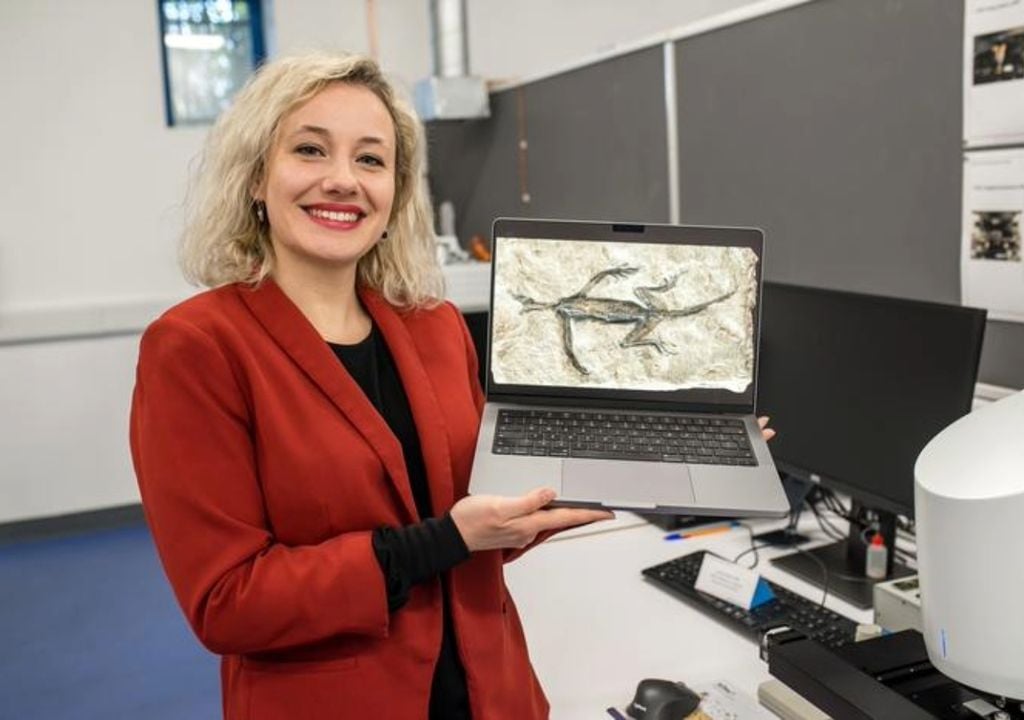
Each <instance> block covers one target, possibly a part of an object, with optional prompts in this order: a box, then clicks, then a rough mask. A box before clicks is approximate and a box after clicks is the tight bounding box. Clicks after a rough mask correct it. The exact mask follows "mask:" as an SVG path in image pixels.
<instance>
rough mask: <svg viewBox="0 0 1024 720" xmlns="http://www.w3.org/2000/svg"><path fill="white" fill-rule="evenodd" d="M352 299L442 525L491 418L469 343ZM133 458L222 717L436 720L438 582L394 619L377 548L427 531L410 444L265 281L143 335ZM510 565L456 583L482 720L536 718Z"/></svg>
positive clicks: (493, 561)
mask: <svg viewBox="0 0 1024 720" xmlns="http://www.w3.org/2000/svg"><path fill="white" fill-rule="evenodd" d="M360 297H361V299H362V301H363V303H364V305H365V307H366V309H367V310H368V311H369V313H370V315H371V316H372V317H373V320H374V322H375V323H376V324H377V326H378V328H379V329H380V331H381V333H382V334H383V336H384V338H385V339H386V341H387V344H388V347H389V348H390V350H391V353H392V355H393V356H394V359H395V364H396V366H397V369H398V373H399V375H400V376H401V378H402V382H403V384H404V386H405V390H406V393H407V394H408V397H409V404H410V406H411V408H412V414H413V418H414V419H415V423H416V427H417V429H418V431H419V436H420V442H421V445H422V449H423V460H424V463H425V465H426V469H427V477H428V482H429V485H430V496H431V500H432V502H433V507H434V509H435V511H436V512H438V513H441V512H444V511H445V510H447V509H448V508H450V507H451V506H452V504H453V503H454V502H455V500H456V499H458V498H461V497H463V496H464V495H465V494H466V485H467V482H468V479H469V470H470V465H471V463H472V459H473V450H474V445H475V443H476V433H477V426H478V423H479V417H480V410H481V407H482V402H483V397H482V393H481V392H480V387H479V383H478V382H477V380H476V377H477V375H476V373H477V361H476V355H475V353H474V350H473V345H472V342H471V340H470V337H469V334H468V332H467V330H466V327H465V324H464V322H463V320H462V317H461V315H460V314H459V312H458V311H457V310H456V309H455V308H454V307H453V306H452V305H450V304H445V305H442V306H440V307H438V308H435V309H431V310H417V311H413V312H408V313H404V312H399V311H397V310H396V309H394V308H393V307H391V306H390V305H388V304H387V303H386V302H385V301H384V300H383V299H381V298H380V297H379V296H378V295H377V294H375V293H373V292H370V291H361V292H360ZM131 446H132V457H133V460H134V463H135V472H136V475H137V477H138V481H139V488H140V490H141V493H142V500H143V506H144V508H145V511H146V517H147V519H148V522H149V525H150V528H151V529H152V533H153V537H154V538H155V541H156V546H157V550H158V551H159V554H160V558H161V560H162V562H163V564H164V568H165V570H166V572H167V576H168V578H169V579H170V582H171V585H172V586H173V588H174V592H175V594H176V596H177V599H178V602H179V603H180V604H181V607H182V608H183V610H184V612H185V614H186V616H187V618H188V621H189V623H190V624H191V626H192V629H193V630H194V631H195V633H196V635H197V636H198V637H199V639H200V640H201V641H202V643H203V644H204V645H205V646H206V647H208V648H209V649H210V650H212V651H213V652H216V653H219V654H220V655H222V656H223V658H222V662H221V680H222V687H223V701H224V715H225V717H226V718H229V719H230V720H235V719H236V718H238V719H242V718H244V719H252V720H279V719H280V720H310V719H317V718H360V719H362V718H395V719H400V720H414V719H416V718H426V717H427V705H428V697H429V693H430V685H431V679H432V678H433V673H434V664H435V661H436V659H437V655H438V651H439V649H440V645H441V622H442V610H441V588H440V582H441V580H439V579H438V580H434V581H432V582H428V583H424V584H421V585H418V586H416V587H415V588H414V589H413V590H412V593H411V595H410V598H409V601H408V604H406V605H405V606H404V607H403V608H401V609H400V610H398V611H397V612H395V613H394V614H389V613H388V608H387V601H386V595H385V588H384V580H383V577H382V573H381V570H380V566H379V565H378V564H377V560H376V556H375V555H374V552H373V548H372V547H371V543H370V535H371V532H372V531H373V529H374V528H377V527H380V526H382V525H391V526H397V525H404V524H409V523H415V522H417V521H419V519H420V518H419V517H418V515H417V511H416V506H415V503H414V502H413V497H412V493H411V490H410V486H409V478H408V475H407V473H406V468H405V462H404V460H403V457H402V449H401V446H400V444H399V442H398V440H397V439H396V438H395V436H394V435H393V434H392V433H391V431H390V429H389V428H388V426H387V424H386V423H385V422H384V420H383V419H382V418H381V417H380V415H379V414H378V413H377V412H376V410H375V409H374V408H373V406H372V405H371V404H370V402H369V401H368V400H367V399H366V397H365V395H364V394H363V393H362V391H361V390H360V389H359V386H358V385H357V384H356V382H355V381H354V380H353V379H352V378H351V377H350V376H349V375H348V373H347V372H346V371H345V370H344V368H343V366H342V365H341V363H339V362H338V359H337V358H336V357H335V356H334V354H333V353H332V351H331V350H330V348H329V347H328V346H327V343H325V342H324V340H323V339H322V338H320V336H319V335H318V334H317V332H316V330H315V329H314V328H313V326H312V325H310V323H309V322H308V321H307V320H306V318H305V316H303V315H302V313H301V312H300V311H299V309H298V308H297V307H296V306H295V305H294V304H293V303H292V302H291V301H290V300H289V299H288V298H287V297H286V296H285V295H284V293H283V292H282V291H281V290H280V288H279V287H278V286H277V285H276V284H275V283H274V282H273V281H271V280H267V281H265V282H264V283H263V284H262V285H261V286H260V287H259V288H257V289H255V290H254V289H251V288H249V287H247V286H242V285H232V286H226V287H222V288H219V289H216V290H212V291H209V292H205V293H202V294H200V295H198V296H196V297H194V298H192V299H190V300H188V301H186V302H184V303H182V304H180V305H178V306H176V307H174V308H172V309H171V310H169V311H168V312H167V313H165V314H164V315H163V316H162V317H160V318H159V319H158V320H156V321H155V322H154V323H153V324H152V325H151V326H150V327H149V328H148V329H147V330H146V332H145V334H144V335H143V337H142V343H141V350H140V355H139V364H138V373H137V379H136V386H135V394H134V398H133V403H132V417H131ZM511 556H512V554H509V555H508V556H507V557H511ZM504 559H506V557H505V556H503V555H502V553H500V552H497V551H491V552H478V553H474V554H473V556H472V557H471V558H470V559H469V560H468V561H466V562H464V563H462V564H461V565H459V566H457V567H455V568H454V569H453V570H452V571H451V572H450V573H449V576H448V578H447V582H448V583H449V586H448V589H449V591H450V597H451V606H452V607H451V609H452V615H453V622H454V625H455V633H456V636H457V638H458V649H459V653H460V655H461V657H462V659H463V662H464V664H465V668H466V680H467V684H468V687H469V697H470V703H471V706H472V711H473V717H474V720H492V719H498V718H515V719H516V720H530V719H532V718H544V717H547V715H548V705H547V701H546V700H545V698H544V694H543V692H542V690H541V688H540V685H539V683H538V682H537V679H536V677H535V676H534V673H533V670H532V668H531V666H530V661H529V658H528V656H527V651H526V644H525V640H524V637H523V631H522V627H521V625H520V622H519V616H518V614H517V612H516V608H515V605H514V604H513V603H512V599H511V597H509V594H508V591H507V589H506V587H505V583H504V579H503V575H502V563H503V560H504Z"/></svg>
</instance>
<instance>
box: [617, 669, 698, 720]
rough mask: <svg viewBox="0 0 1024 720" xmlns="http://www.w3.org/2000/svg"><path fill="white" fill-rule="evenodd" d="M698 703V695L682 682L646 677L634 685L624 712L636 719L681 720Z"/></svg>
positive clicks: (695, 707)
mask: <svg viewBox="0 0 1024 720" xmlns="http://www.w3.org/2000/svg"><path fill="white" fill-rule="evenodd" d="M699 705H700V696H699V695H698V694H697V693H695V692H694V691H693V690H691V689H690V688H688V687H686V686H685V685H683V684H682V683H677V682H672V681H671V680H658V679H657V678H647V679H646V680H641V681H640V684H639V685H637V686H636V695H634V696H633V702H631V703H630V704H629V707H627V708H626V713H627V714H628V715H629V716H630V717H632V718H636V719H637V720H683V718H685V717H686V716H687V715H689V714H690V713H692V712H693V711H694V710H696V709H697V707H698V706H699Z"/></svg>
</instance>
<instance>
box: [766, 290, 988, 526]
mask: <svg viewBox="0 0 1024 720" xmlns="http://www.w3.org/2000/svg"><path fill="white" fill-rule="evenodd" d="M773 287H777V288H782V289H785V290H792V291H796V292H803V293H807V294H808V295H811V296H813V295H819V296H825V295H830V296H840V297H852V298H856V299H857V300H859V301H862V302H865V301H866V302H873V303H876V304H879V305H888V306H890V307H892V308H894V309H895V308H898V307H913V308H918V309H920V308H932V309H941V310H943V311H944V312H948V313H956V314H958V315H961V316H964V317H966V318H968V319H969V320H971V323H970V325H971V327H970V329H971V331H972V335H973V340H974V341H975V342H974V343H973V345H974V351H973V353H972V356H971V367H970V377H971V381H970V383H968V384H966V385H965V386H964V387H963V388H960V390H961V392H962V393H963V395H964V406H963V408H962V410H963V414H964V415H966V414H967V413H968V412H970V411H971V407H972V405H973V397H974V394H975V386H976V383H977V376H978V369H979V367H980V364H981V351H982V345H983V342H984V335H985V327H986V322H987V312H986V311H985V310H984V309H980V308H974V307H969V306H964V305H951V304H948V303H941V302H934V301H929V300H919V299H913V298H900V297H895V296H887V295H876V294H871V293H862V292H854V291H848V290H835V289H831V288H821V287H815V286H810V285H798V284H794V283H782V282H774V281H766V282H765V283H764V289H770V288H773ZM764 289H763V290H762V308H763V301H764ZM767 332H771V329H770V328H768V329H767ZM760 410H761V409H760V408H759V411H760ZM780 432H785V429H784V428H780ZM769 447H771V446H769ZM778 452H779V451H778V449H772V456H773V460H774V461H775V465H776V467H777V468H778V469H779V470H780V471H781V472H783V473H786V474H788V475H792V476H793V477H796V478H798V479H801V480H805V481H809V482H812V483H815V484H817V485H821V486H823V487H826V488H830V489H833V490H837V491H839V492H841V493H843V494H844V495H847V496H849V497H850V498H851V499H853V500H854V501H855V502H858V503H860V504H862V505H863V506H865V507H868V508H872V509H877V510H882V511H885V512H891V513H894V514H897V515H904V516H906V517H909V518H913V517H914V507H913V493H911V499H910V504H909V505H908V504H904V503H903V502H902V501H900V500H899V499H896V498H892V497H887V496H885V495H881V494H879V493H877V492H876V491H874V490H873V489H867V488H865V487H864V486H863V484H859V483H858V482H856V481H855V480H850V479H849V478H844V477H838V476H836V475H834V474H832V473H829V472H822V469H821V468H810V467H807V466H806V465H803V464H801V463H799V462H793V461H792V460H791V459H789V458H785V457H780V456H779V454H778ZM911 482H913V479H912V478H911Z"/></svg>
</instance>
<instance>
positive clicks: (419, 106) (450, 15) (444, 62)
mask: <svg viewBox="0 0 1024 720" xmlns="http://www.w3.org/2000/svg"><path fill="white" fill-rule="evenodd" d="M466 28H467V23H466V1H465V0H430V40H431V43H430V44H431V47H432V49H433V56H434V57H433V61H434V74H433V75H432V76H431V77H428V78H425V79H423V80H420V81H419V82H418V83H416V90H415V98H416V110H417V111H418V112H419V114H420V117H421V118H422V119H423V120H424V121H429V120H465V119H468V118H485V117H490V114H491V112H490V102H489V98H488V95H487V86H486V84H485V83H484V81H483V78H478V77H473V76H472V75H470V74H469V36H468V34H467V30H466Z"/></svg>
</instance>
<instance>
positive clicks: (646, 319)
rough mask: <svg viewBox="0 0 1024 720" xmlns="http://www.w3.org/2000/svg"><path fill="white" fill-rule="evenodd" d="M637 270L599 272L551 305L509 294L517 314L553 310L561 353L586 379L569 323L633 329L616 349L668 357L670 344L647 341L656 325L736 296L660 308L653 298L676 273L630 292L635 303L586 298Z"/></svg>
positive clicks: (673, 281) (672, 284)
mask: <svg viewBox="0 0 1024 720" xmlns="http://www.w3.org/2000/svg"><path fill="white" fill-rule="evenodd" d="M638 270H639V268H637V267H632V266H629V265H624V266H621V267H616V268H611V269H609V270H602V271H601V272H599V273H597V274H596V275H594V276H593V277H591V278H590V280H588V281H587V283H586V284H585V285H584V286H583V287H582V288H580V289H579V290H577V291H576V292H574V293H573V294H572V295H567V296H565V297H563V298H559V299H558V300H555V301H554V302H549V303H543V302H538V301H537V300H534V299H533V298H530V297H527V296H525V295H519V294H516V293H512V297H514V298H515V299H516V300H518V301H519V303H520V304H521V305H522V309H521V310H520V312H522V313H528V312H535V311H537V310H554V312H555V315H557V316H558V318H559V319H560V320H561V322H562V346H563V348H564V349H565V354H566V355H567V356H568V357H569V362H570V363H572V366H573V367H574V368H576V370H577V371H578V372H579V373H580V374H582V375H589V374H590V371H589V370H588V369H587V368H586V367H584V366H583V363H581V362H580V361H579V358H578V357H576V350H575V349H574V347H573V342H572V323H573V320H592V321H597V322H602V323H608V324H611V325H633V329H632V330H630V331H629V333H628V334H627V335H626V337H624V338H623V339H622V340H621V341H620V342H619V347H622V348H630V347H638V346H642V345H650V346H652V347H654V348H655V349H657V350H658V352H660V353H672V352H673V349H672V345H671V344H670V343H668V342H665V341H664V340H658V339H656V338H652V337H649V336H650V334H651V333H652V332H653V331H654V329H655V328H656V327H657V326H658V324H659V323H661V322H662V321H663V320H668V319H670V318H681V317H686V316H687V315H696V314H697V313H699V312H701V311H702V310H704V309H705V308H707V307H708V306H710V305H714V304H715V303H720V302H722V301H723V300H725V299H727V298H729V297H731V296H732V295H733V294H734V293H735V292H736V289H735V288H733V289H732V290H730V291H729V292H727V293H725V294H723V295H719V296H718V297H715V298H712V299H711V300H706V301H704V302H701V303H697V304H696V305H691V306H689V307H686V308H682V309H673V308H667V307H664V306H663V305H662V304H661V302H660V300H659V299H658V298H657V295H659V294H663V293H666V292H668V291H669V290H671V289H672V288H674V287H675V285H676V282H677V281H678V280H679V275H680V274H679V273H677V274H676V275H673V276H672V277H670V278H668V279H667V280H665V281H664V282H663V283H661V285H655V286H651V287H637V288H633V294H634V295H636V296H637V298H639V299H640V302H639V303H638V302H634V301H632V300H619V299H616V298H605V297H591V296H590V295H588V294H587V293H589V292H590V291H591V290H593V289H594V288H595V287H596V286H597V285H598V284H599V283H601V282H602V281H604V280H605V279H607V278H610V277H615V278H624V277H628V276H629V275H633V274H635V273H636V272H637V271H638Z"/></svg>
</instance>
